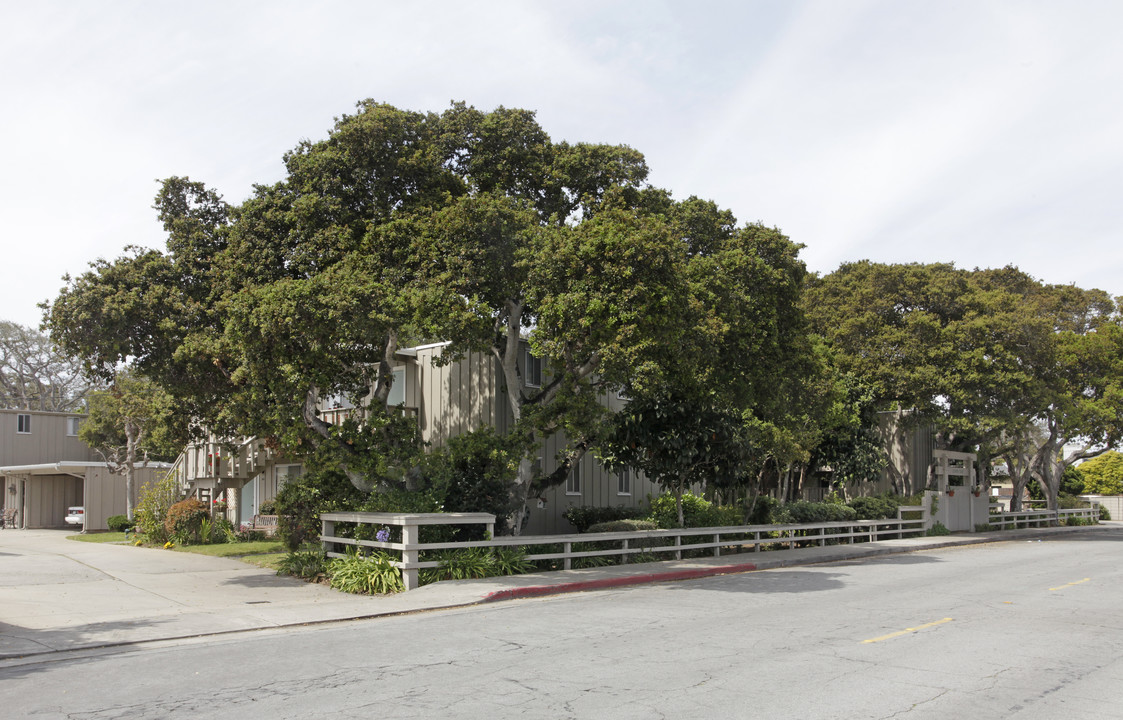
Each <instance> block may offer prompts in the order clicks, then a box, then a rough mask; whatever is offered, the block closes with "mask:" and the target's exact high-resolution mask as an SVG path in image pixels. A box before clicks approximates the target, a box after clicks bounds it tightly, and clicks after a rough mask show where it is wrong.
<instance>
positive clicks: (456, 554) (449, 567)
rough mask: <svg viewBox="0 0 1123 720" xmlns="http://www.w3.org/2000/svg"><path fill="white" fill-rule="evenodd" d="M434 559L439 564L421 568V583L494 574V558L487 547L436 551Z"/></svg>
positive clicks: (467, 578)
mask: <svg viewBox="0 0 1123 720" xmlns="http://www.w3.org/2000/svg"><path fill="white" fill-rule="evenodd" d="M435 559H436V560H437V561H438V562H439V563H440V565H438V566H437V567H435V568H424V569H423V570H422V572H421V578H420V580H421V583H422V584H425V583H431V582H438V581H440V580H471V579H473V578H485V577H489V576H491V575H494V574H496V573H495V560H494V558H493V557H492V555H491V552H489V550H488V548H463V549H460V550H444V551H441V552H438V553H436V556H435Z"/></svg>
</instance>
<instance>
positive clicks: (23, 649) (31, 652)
mask: <svg viewBox="0 0 1123 720" xmlns="http://www.w3.org/2000/svg"><path fill="white" fill-rule="evenodd" d="M166 622H168V621H167V620H163V619H155V618H144V619H137V620H117V621H113V622H97V623H89V624H86V625H72V626H69V627H61V628H49V629H41V630H37V629H34V628H26V627H23V626H20V625H12V624H11V623H5V622H0V681H2V680H9V679H12V678H17V677H23V676H26V675H30V674H33V673H35V672H39V671H41V670H46V669H49V668H50V667H51V666H52V665H54V662H36V661H35V660H40V661H45V660H52V661H53V660H55V659H57V658H59V657H61V656H63V654H65V653H68V652H71V651H81V650H83V649H93V648H104V647H106V646H112V647H114V648H118V649H120V648H128V647H131V646H133V645H136V644H138V643H140V642H145V641H150V640H151V638H144V639H143V640H139V639H137V638H135V636H134V633H135V632H136V631H137V630H138V629H142V628H151V627H156V626H158V625H162V624H164V623H166ZM20 658H28V659H30V660H32V662H28V663H26V664H11V665H7V666H6V667H5V661H11V660H16V659H20ZM89 659H92V658H89Z"/></svg>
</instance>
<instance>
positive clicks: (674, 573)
mask: <svg viewBox="0 0 1123 720" xmlns="http://www.w3.org/2000/svg"><path fill="white" fill-rule="evenodd" d="M758 569H760V567H759V566H758V565H757V564H755V563H740V564H737V565H720V566H718V567H712V568H701V569H697V570H671V571H668V572H661V573H644V574H642V575H626V576H624V577H615V578H601V579H600V580H579V581H576V582H569V583H560V584H557V585H530V586H527V587H520V588H508V589H507V590H496V591H495V592H492V593H488V594H487V595H484V596H483V598H482V599H481V600H480V602H495V601H497V600H516V599H518V598H529V597H542V596H544V595H560V594H562V593H571V592H582V591H585V590H604V589H605V588H614V587H624V586H627V585H645V584H648V583H656V582H673V581H675V580H695V579H697V578H704V577H712V576H714V575H732V574H734V573H743V572H752V571H754V570H758Z"/></svg>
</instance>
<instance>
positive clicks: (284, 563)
mask: <svg viewBox="0 0 1123 720" xmlns="http://www.w3.org/2000/svg"><path fill="white" fill-rule="evenodd" d="M326 566H327V558H326V557H325V556H324V551H323V550H294V551H292V552H289V553H288V554H287V555H285V557H284V558H283V559H282V560H281V561H280V562H279V563H277V574H278V575H292V576H293V577H298V578H304V579H305V580H312V579H315V578H316V577H318V576H320V575H323V574H324V569H325V567H326Z"/></svg>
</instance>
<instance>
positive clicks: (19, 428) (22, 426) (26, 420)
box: [16, 415, 31, 435]
mask: <svg viewBox="0 0 1123 720" xmlns="http://www.w3.org/2000/svg"><path fill="white" fill-rule="evenodd" d="M16 432H18V433H23V434H24V435H30V434H31V416H30V415H16Z"/></svg>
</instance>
